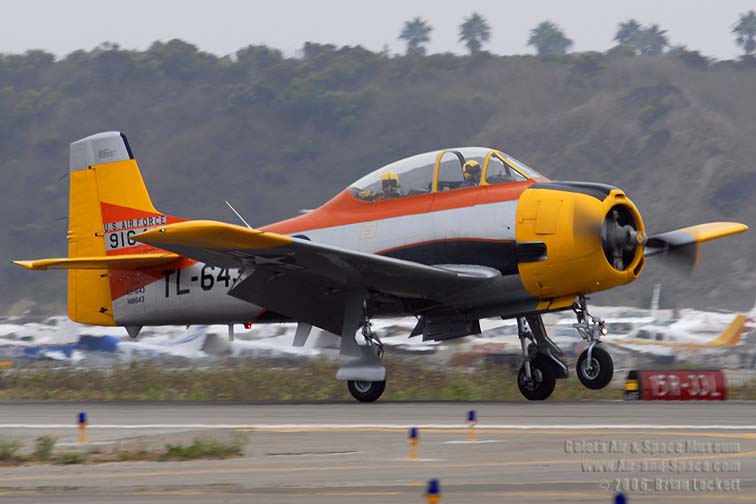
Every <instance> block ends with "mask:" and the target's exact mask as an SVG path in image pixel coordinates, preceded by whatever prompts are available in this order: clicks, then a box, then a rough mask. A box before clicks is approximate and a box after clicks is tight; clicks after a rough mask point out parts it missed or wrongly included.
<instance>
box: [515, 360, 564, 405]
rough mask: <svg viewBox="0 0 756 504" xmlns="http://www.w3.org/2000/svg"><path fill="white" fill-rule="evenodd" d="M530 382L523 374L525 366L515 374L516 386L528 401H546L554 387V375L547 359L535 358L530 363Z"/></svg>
mask: <svg viewBox="0 0 756 504" xmlns="http://www.w3.org/2000/svg"><path fill="white" fill-rule="evenodd" d="M530 375H531V377H532V379H531V380H528V375H527V374H526V373H525V364H523V365H522V367H521V368H520V372H519V373H517V386H518V387H519V388H520V392H521V393H522V395H523V396H524V397H525V399H527V400H528V401H543V400H544V399H547V398H548V397H549V396H550V395H551V393H552V392H554V387H555V386H556V373H555V372H554V367H553V365H552V364H551V363H550V362H549V360H548V358H545V357H540V356H539V357H536V358H535V359H533V360H532V361H531V362H530Z"/></svg>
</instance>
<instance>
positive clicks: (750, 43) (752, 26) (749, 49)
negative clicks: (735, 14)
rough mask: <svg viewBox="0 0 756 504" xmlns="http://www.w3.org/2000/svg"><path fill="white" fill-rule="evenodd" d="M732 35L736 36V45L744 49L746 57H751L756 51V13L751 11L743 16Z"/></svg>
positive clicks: (733, 29)
mask: <svg viewBox="0 0 756 504" xmlns="http://www.w3.org/2000/svg"><path fill="white" fill-rule="evenodd" d="M732 33H734V34H735V35H736V37H735V43H736V44H738V45H739V46H740V47H742V48H743V53H744V54H745V56H751V55H752V54H753V53H754V51H756V12H754V11H752V10H751V11H748V12H747V13H745V14H741V15H740V17H739V18H738V22H737V23H736V24H735V26H734V27H733V28H732Z"/></svg>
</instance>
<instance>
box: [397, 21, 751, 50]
mask: <svg viewBox="0 0 756 504" xmlns="http://www.w3.org/2000/svg"><path fill="white" fill-rule="evenodd" d="M432 31H433V27H432V26H430V25H429V24H428V22H427V21H425V20H424V19H422V18H420V17H415V18H414V19H412V20H410V21H406V22H405V23H404V26H403V27H402V30H401V32H400V33H399V40H403V41H404V42H405V43H406V44H407V55H408V56H424V55H425V54H426V47H425V46H426V44H427V43H428V42H430V34H431V32H432ZM732 33H733V34H734V35H735V43H736V44H737V45H738V46H740V47H741V48H742V50H743V56H744V57H746V58H751V57H753V55H754V52H756V12H754V11H748V12H747V13H745V14H740V15H739V17H738V21H737V22H736V23H735V25H734V26H733V28H732ZM490 40H491V26H490V25H489V24H488V21H486V19H485V18H484V17H483V16H482V15H480V14H478V13H477V12H473V13H472V14H471V15H470V16H469V17H466V18H464V20H463V22H462V24H460V25H459V42H460V43H461V44H463V45H464V46H465V47H466V48H467V50H468V51H469V52H470V54H472V55H475V54H478V53H480V52H481V51H482V50H483V46H484V45H485V44H486V43H488V42H489V41H490ZM613 40H614V41H615V42H617V44H618V45H617V46H616V47H615V49H614V50H616V51H618V52H623V51H624V52H627V53H633V54H642V55H646V56H658V55H660V54H662V53H664V52H665V51H666V50H667V49H669V50H670V51H672V52H675V53H678V54H679V53H684V52H697V51H688V50H687V48H686V47H685V46H670V43H669V39H668V37H667V31H666V30H662V29H661V28H660V27H659V25H657V24H652V25H649V26H643V25H641V24H640V23H639V22H638V21H636V20H635V19H630V20H628V21H626V22H623V23H620V24H619V26H618V28H617V32H616V35H615V36H614V39H613ZM528 45H529V46H531V47H533V48H535V50H536V52H537V53H538V54H539V55H541V56H545V55H561V54H567V52H568V51H569V50H570V49H571V48H572V46H573V42H572V40H571V39H570V38H569V37H567V35H566V34H565V33H564V30H563V29H562V28H561V27H560V26H559V25H558V24H556V23H554V22H552V21H542V22H541V23H539V24H538V25H537V26H536V27H535V28H533V29H532V30H530V37H529V38H528Z"/></svg>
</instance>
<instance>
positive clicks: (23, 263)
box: [11, 261, 47, 270]
mask: <svg viewBox="0 0 756 504" xmlns="http://www.w3.org/2000/svg"><path fill="white" fill-rule="evenodd" d="M11 262H12V263H13V264H15V265H17V266H21V267H22V268H26V269H28V270H39V269H47V268H40V267H38V266H37V265H36V264H35V261H11Z"/></svg>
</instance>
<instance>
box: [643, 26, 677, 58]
mask: <svg viewBox="0 0 756 504" xmlns="http://www.w3.org/2000/svg"><path fill="white" fill-rule="evenodd" d="M666 34H667V30H660V29H659V25H651V26H649V27H648V28H645V29H643V30H641V32H640V41H639V42H640V44H639V47H638V49H639V50H640V53H641V54H644V55H646V56H659V55H660V54H661V53H663V52H664V49H666V48H667V46H669V41H668V40H667V35H666Z"/></svg>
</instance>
